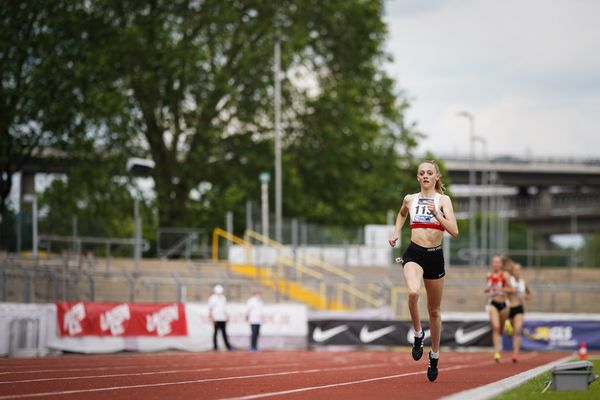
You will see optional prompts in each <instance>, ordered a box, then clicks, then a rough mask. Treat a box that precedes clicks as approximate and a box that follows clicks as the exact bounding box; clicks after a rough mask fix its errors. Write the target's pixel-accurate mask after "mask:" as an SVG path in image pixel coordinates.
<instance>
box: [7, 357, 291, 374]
mask: <svg viewBox="0 0 600 400" xmlns="http://www.w3.org/2000/svg"><path fill="white" fill-rule="evenodd" d="M238 354H239V355H240V356H239V357H236V356H237V355H238ZM286 354H287V353H286ZM247 355H248V353H247V352H237V353H236V352H233V353H225V352H223V356H222V357H220V356H217V355H215V354H213V353H212V352H211V353H210V354H207V353H201V354H200V353H199V354H196V355H193V356H192V355H174V356H170V357H163V358H164V360H161V359H155V357H147V358H146V357H145V356H143V355H139V356H137V357H133V356H132V357H125V356H120V355H114V356H113V358H112V359H108V356H103V357H102V359H101V360H99V359H98V357H99V356H97V355H90V356H89V359H88V360H86V361H85V362H79V361H81V360H72V359H70V358H69V357H67V356H65V357H56V358H55V359H53V360H52V362H51V363H47V362H46V363H38V362H34V363H28V364H21V365H6V364H5V365H0V374H10V373H26V372H29V371H31V370H32V368H38V370H39V371H41V372H46V371H51V370H54V368H52V369H51V368H50V367H53V366H55V365H56V364H57V362H59V363H60V362H64V363H65V364H68V365H69V366H70V367H71V368H73V369H74V370H75V369H76V368H77V367H82V368H85V367H86V366H87V365H90V360H92V361H99V362H97V363H96V364H97V365H98V368H107V369H108V368H114V366H119V367H121V366H128V365H130V366H131V367H139V366H140V363H141V362H143V363H144V364H157V363H160V364H161V365H169V364H172V365H180V364H194V363H207V364H211V363H214V362H216V361H222V360H227V361H230V362H232V363H234V364H235V363H237V362H240V361H244V362H247V361H248V359H247ZM253 355H254V356H255V357H253V360H252V361H253V362H256V363H259V362H260V363H264V362H277V361H280V360H281V359H282V358H283V359H286V358H288V357H286V356H283V357H282V356H281V355H280V354H277V355H275V354H268V353H266V352H265V353H253ZM294 358H295V359H297V358H298V357H297V354H294ZM0 361H2V360H1V359H0ZM34 361H37V360H34ZM132 361H140V362H138V363H133V364H132V363H131V362H132ZM123 362H126V363H127V364H123ZM76 370H79V369H78V368H77V369H76Z"/></svg>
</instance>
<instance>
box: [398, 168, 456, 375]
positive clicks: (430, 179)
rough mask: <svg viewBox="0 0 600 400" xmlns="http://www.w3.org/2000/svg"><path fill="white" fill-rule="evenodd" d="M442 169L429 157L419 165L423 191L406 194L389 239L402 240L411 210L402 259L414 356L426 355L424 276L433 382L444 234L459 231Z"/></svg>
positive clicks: (429, 368) (438, 348)
mask: <svg viewBox="0 0 600 400" xmlns="http://www.w3.org/2000/svg"><path fill="white" fill-rule="evenodd" d="M440 179H441V174H440V170H439V168H438V166H437V164H436V162H435V161H425V162H422V163H421V164H419V167H418V169H417V181H418V182H419V185H420V186H421V191H420V192H419V193H415V194H408V195H406V196H405V197H404V200H403V202H402V207H401V208H400V211H399V212H398V216H397V218H396V226H395V228H394V233H393V234H392V237H391V239H390V240H389V243H390V246H392V247H394V246H395V245H396V242H397V241H398V237H399V235H400V231H401V229H402V225H404V221H405V220H406V217H407V216H408V215H409V214H410V228H411V236H410V240H411V241H410V244H409V245H408V248H407V249H406V251H405V252H404V255H403V256H402V259H401V260H400V261H401V263H402V264H403V273H404V281H405V282H406V286H407V288H408V308H409V311H410V318H411V320H412V324H413V328H414V330H415V339H414V343H413V348H412V357H413V359H414V360H415V361H416V360H419V359H421V357H422V356H423V340H424V339H425V332H423V329H422V327H421V317H420V315H419V304H418V301H419V289H420V288H421V279H423V281H424V283H425V291H426V292H427V311H428V313H429V329H430V331H431V351H430V352H429V366H428V368H427V378H428V379H429V380H430V381H431V382H433V381H435V379H436V378H437V376H438V361H439V351H440V335H441V330H442V318H441V303H442V292H443V289H444V275H445V274H446V272H445V270H444V255H443V252H442V238H443V235H444V230H446V231H448V233H449V234H450V235H452V236H453V237H456V236H457V235H458V226H457V224H456V217H455V216H454V210H453V208H452V201H451V200H450V197H448V196H446V195H444V185H443V184H442V182H441V180H440Z"/></svg>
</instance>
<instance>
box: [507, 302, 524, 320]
mask: <svg viewBox="0 0 600 400" xmlns="http://www.w3.org/2000/svg"><path fill="white" fill-rule="evenodd" d="M517 314H525V310H524V309H523V305H520V306H516V307H511V308H510V310H509V311H508V318H512V317H514V316H515V315H517Z"/></svg>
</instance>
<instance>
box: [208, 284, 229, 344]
mask: <svg viewBox="0 0 600 400" xmlns="http://www.w3.org/2000/svg"><path fill="white" fill-rule="evenodd" d="M226 306H227V298H226V297H225V295H224V294H223V286H221V285H215V287H214V288H213V294H212V295H211V296H210V297H209V298H208V315H209V318H210V320H211V321H212V322H213V324H214V328H215V330H214V334H213V350H214V351H217V350H219V347H218V345H217V333H218V332H219V331H221V335H222V336H223V341H224V342H225V347H227V350H229V351H231V350H232V348H231V345H230V344H229V338H228V337H227V320H228V319H229V318H228V316H227V310H226Z"/></svg>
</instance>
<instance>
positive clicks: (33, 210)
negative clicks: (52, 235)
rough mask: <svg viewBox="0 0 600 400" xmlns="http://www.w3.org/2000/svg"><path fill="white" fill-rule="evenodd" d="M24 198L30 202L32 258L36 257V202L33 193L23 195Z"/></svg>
mask: <svg viewBox="0 0 600 400" xmlns="http://www.w3.org/2000/svg"><path fill="white" fill-rule="evenodd" d="M24 200H25V201H27V202H29V203H31V224H32V227H31V228H32V229H31V230H32V232H31V235H32V237H31V242H32V243H31V247H32V250H31V255H32V256H33V258H37V257H38V204H37V196H36V195H35V194H27V195H25V197H24Z"/></svg>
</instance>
